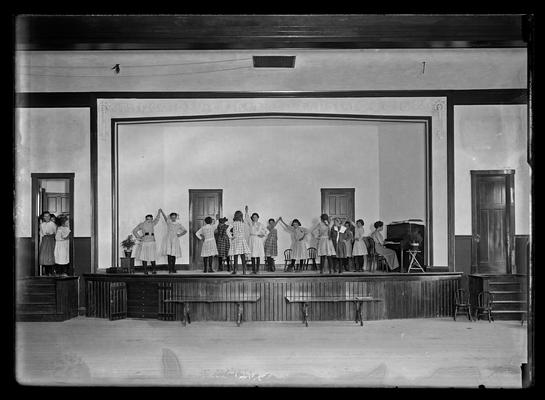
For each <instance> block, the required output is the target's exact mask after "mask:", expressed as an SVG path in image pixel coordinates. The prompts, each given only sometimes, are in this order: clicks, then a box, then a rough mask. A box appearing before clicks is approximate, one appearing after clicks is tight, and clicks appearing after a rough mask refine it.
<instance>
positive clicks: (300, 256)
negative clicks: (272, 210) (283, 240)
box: [280, 217, 307, 271]
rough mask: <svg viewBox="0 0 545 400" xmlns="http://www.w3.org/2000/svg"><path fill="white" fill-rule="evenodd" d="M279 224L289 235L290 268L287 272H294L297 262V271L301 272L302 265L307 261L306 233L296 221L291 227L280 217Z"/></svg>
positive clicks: (296, 220)
mask: <svg viewBox="0 0 545 400" xmlns="http://www.w3.org/2000/svg"><path fill="white" fill-rule="evenodd" d="M280 222H282V225H284V228H286V230H287V231H288V232H290V234H291V266H290V268H289V269H288V270H294V269H295V262H296V261H299V271H302V270H303V264H304V263H305V260H306V259H307V242H305V236H306V235H307V231H306V229H305V228H303V227H302V226H301V223H300V222H299V220H298V219H294V220H293V221H292V223H291V226H289V225H288V224H286V223H285V222H284V220H283V219H282V217H280Z"/></svg>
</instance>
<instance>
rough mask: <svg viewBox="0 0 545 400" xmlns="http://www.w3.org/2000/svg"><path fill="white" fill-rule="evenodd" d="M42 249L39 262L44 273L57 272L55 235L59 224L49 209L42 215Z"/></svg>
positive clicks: (51, 273) (48, 274)
mask: <svg viewBox="0 0 545 400" xmlns="http://www.w3.org/2000/svg"><path fill="white" fill-rule="evenodd" d="M40 221H41V222H40V250H39V263H40V265H41V266H42V267H43V269H44V271H43V274H44V275H47V276H50V275H53V274H54V273H55V271H54V268H55V235H56V233H57V225H56V224H55V223H54V222H53V221H51V214H50V213H49V211H44V212H43V213H42V215H41V216H40Z"/></svg>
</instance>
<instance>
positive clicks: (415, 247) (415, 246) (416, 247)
mask: <svg viewBox="0 0 545 400" xmlns="http://www.w3.org/2000/svg"><path fill="white" fill-rule="evenodd" d="M410 246H411V249H412V250H418V248H419V247H420V243H410Z"/></svg>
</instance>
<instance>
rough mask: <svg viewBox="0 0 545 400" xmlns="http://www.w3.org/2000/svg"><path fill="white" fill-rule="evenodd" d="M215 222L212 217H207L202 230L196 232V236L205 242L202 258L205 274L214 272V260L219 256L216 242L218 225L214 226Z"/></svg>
mask: <svg viewBox="0 0 545 400" xmlns="http://www.w3.org/2000/svg"><path fill="white" fill-rule="evenodd" d="M213 222H214V220H213V219H212V217H206V218H205V219H204V225H203V226H202V227H201V229H199V230H198V231H197V232H195V235H196V236H197V237H198V238H199V239H200V240H203V244H202V249H201V257H202V259H203V263H204V272H205V273H206V272H214V269H213V268H212V260H213V259H214V256H217V255H218V249H217V247H216V240H215V239H214V231H215V230H216V227H217V226H218V224H217V223H216V224H214V225H212V223H213ZM208 265H210V271H208Z"/></svg>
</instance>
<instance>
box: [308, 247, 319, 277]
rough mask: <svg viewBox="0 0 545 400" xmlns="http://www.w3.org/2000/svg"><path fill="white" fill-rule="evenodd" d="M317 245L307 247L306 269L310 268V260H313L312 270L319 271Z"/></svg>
mask: <svg viewBox="0 0 545 400" xmlns="http://www.w3.org/2000/svg"><path fill="white" fill-rule="evenodd" d="M317 251H318V250H316V247H309V248H308V249H307V253H308V255H307V259H306V261H305V270H308V262H309V261H311V260H312V270H313V271H317V270H318V267H317V266H316V254H317Z"/></svg>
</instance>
